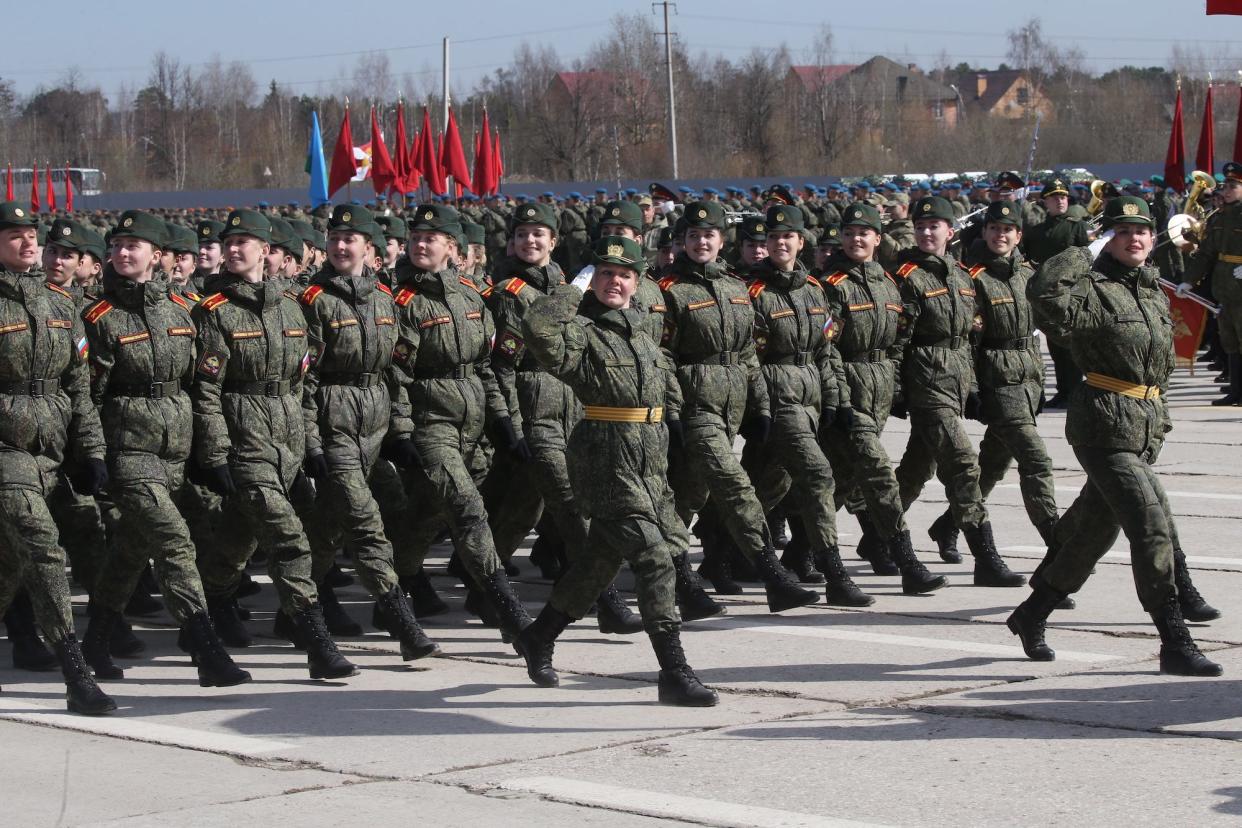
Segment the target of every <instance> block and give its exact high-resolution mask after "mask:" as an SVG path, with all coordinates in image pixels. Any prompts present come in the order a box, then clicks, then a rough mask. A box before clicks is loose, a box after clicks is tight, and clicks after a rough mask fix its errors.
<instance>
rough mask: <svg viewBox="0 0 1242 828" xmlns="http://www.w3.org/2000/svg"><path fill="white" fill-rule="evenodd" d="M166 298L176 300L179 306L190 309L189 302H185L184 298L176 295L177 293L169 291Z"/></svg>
mask: <svg viewBox="0 0 1242 828" xmlns="http://www.w3.org/2000/svg"><path fill="white" fill-rule="evenodd" d="M168 298H169V299H171V300H173V301H174V302H176V303H177V304H178V305H180V306H181V307H183V308H185V309H186V310H189V309H190V303H189V302H187V301H185V300H184V299H182V298H181V297H180V296H178V295H177V294H175V293H170V294H168Z"/></svg>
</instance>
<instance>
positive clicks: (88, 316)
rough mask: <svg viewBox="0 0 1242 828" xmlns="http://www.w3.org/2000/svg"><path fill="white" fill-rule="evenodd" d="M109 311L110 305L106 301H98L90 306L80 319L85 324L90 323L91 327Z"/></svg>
mask: <svg viewBox="0 0 1242 828" xmlns="http://www.w3.org/2000/svg"><path fill="white" fill-rule="evenodd" d="M110 310H112V303H111V302H109V301H108V300H107V299H100V300H99V301H98V302H96V303H95V304H94V305H92V306H91V308H90V310H88V311H87V312H86V313H85V314H83V315H82V318H83V319H85V320H86V321H87V322H89V323H91V324H92V325H94V324H95V323H96V322H98V321H99V320H100V319H102V318H103V315H104V314H105V313H107V312H108V311H110Z"/></svg>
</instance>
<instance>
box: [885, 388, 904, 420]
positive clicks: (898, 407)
mask: <svg viewBox="0 0 1242 828" xmlns="http://www.w3.org/2000/svg"><path fill="white" fill-rule="evenodd" d="M888 413H889V415H890V416H893V417H897V418H898V419H902V420H904V419H905V418H906V417H907V415H908V414H909V412H908V411H907V410H906V396H905V394H901V393H897V394H894V395H893V407H892V408H890V409H889V411H888Z"/></svg>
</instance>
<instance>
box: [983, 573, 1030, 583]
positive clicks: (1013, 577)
mask: <svg viewBox="0 0 1242 828" xmlns="http://www.w3.org/2000/svg"><path fill="white" fill-rule="evenodd" d="M974 583H975V586H977V587H1020V586H1026V576H1024V575H1020V574H1018V573H1017V572H1009V573H1004V574H1002V573H999V572H983V573H980V572H976V573H975V578H974Z"/></svg>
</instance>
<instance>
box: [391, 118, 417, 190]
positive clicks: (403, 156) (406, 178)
mask: <svg viewBox="0 0 1242 828" xmlns="http://www.w3.org/2000/svg"><path fill="white" fill-rule="evenodd" d="M396 141H397V158H396V163H397V180H396V181H395V182H393V188H394V189H396V190H397V192H398V193H400V194H401V195H402V196H404V195H405V194H406V193H408V192H409V191H410V190H412V189H414V188H413V187H411V186H410V179H411V178H412V177H413V175H412V173H413V171H412V170H411V169H410V145H409V139H408V137H407V136H406V134H405V103H404V102H403V101H397V138H396ZM401 203H402V204H404V203H405V200H404V198H403V199H402V202H401Z"/></svg>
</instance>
